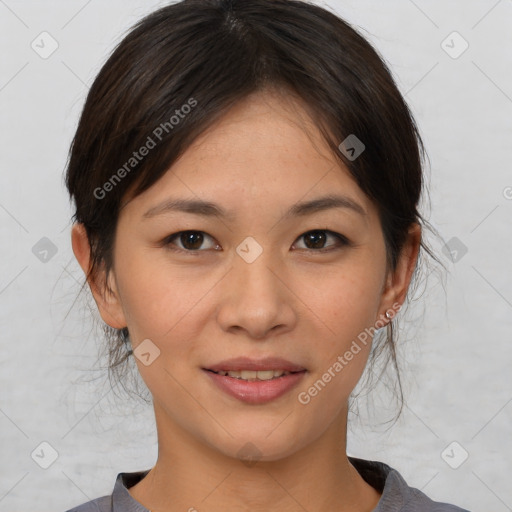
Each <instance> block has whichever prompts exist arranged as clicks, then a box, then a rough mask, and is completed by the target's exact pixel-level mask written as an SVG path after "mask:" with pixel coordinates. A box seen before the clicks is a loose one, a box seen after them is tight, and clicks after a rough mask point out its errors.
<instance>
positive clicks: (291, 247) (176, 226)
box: [72, 91, 420, 512]
mask: <svg viewBox="0 0 512 512" xmlns="http://www.w3.org/2000/svg"><path fill="white" fill-rule="evenodd" d="M327 194H338V195H344V196H348V197H349V198H351V199H352V200H353V201H355V202H357V203H358V204H359V205H360V206H361V207H362V208H363V209H364V212H365V214H364V215H361V214H359V213H357V212H355V211H353V210H351V209H348V208H332V209H329V210H325V211H321V212H315V213H312V214H310V215H305V216H300V217H289V218H288V217H284V213H285V211H286V210H288V208H289V207H291V206H293V205H294V204H296V203H297V202H301V201H307V200H311V199H314V198H318V197H321V196H324V195H327ZM171 197H172V198H186V199H202V200H207V201H212V202H215V203H217V204H218V205H219V206H221V207H222V208H224V209H226V210H227V211H228V212H230V213H231V214H232V218H230V219H228V218H226V219H219V218H215V217H204V216H200V215H195V214H190V213H184V212H168V213H165V214H161V215H158V216H154V217H151V218H143V215H144V213H145V212H146V211H147V210H149V209H150V208H153V207H154V206H156V205H158V204H160V203H161V202H162V201H165V200H167V199H169V198H171ZM325 229H327V230H330V231H332V232H334V233H340V234H342V235H344V236H345V237H346V238H348V240H349V241H350V243H349V245H343V244H341V243H339V242H338V241H337V239H336V238H335V237H333V236H331V235H328V233H326V235H328V236H327V238H326V240H325V245H324V247H329V248H330V249H331V250H330V251H329V252H320V251H319V250H318V249H315V248H314V247H315V246H314V245H312V244H309V245H308V240H307V237H303V236H302V235H304V234H305V233H307V232H308V231H311V230H325ZM184 230H194V231H200V232H203V233H205V235H204V236H205V238H204V241H203V245H202V246H200V250H195V251H191V250H189V252H188V253H186V252H181V253H180V252H176V251H173V250H172V247H174V248H176V249H178V248H182V249H183V246H182V245H180V239H179V237H177V238H175V239H174V245H172V244H171V245H167V246H166V245H165V244H164V243H163V241H164V240H165V239H166V237H169V235H172V234H174V233H177V232H180V231H184ZM206 235H208V236H206ZM248 236H251V237H253V238H254V239H255V240H256V241H257V242H258V244H259V245H260V246H261V248H262V249H263V252H262V254H261V255H260V256H259V257H258V258H257V259H256V260H255V261H254V262H252V263H247V262H246V261H245V260H244V259H242V258H241V257H240V256H239V255H238V254H237V252H236V248H237V246H238V245H239V244H240V243H241V242H242V241H243V240H244V239H245V238H246V237H248ZM419 242H420V227H419V226H418V225H413V226H412V227H411V230H410V234H409V238H408V241H407V243H406V244H405V246H404V249H403V251H402V254H401V257H400V260H399V264H398V267H397V269H396V270H395V271H394V272H390V271H388V267H387V263H386V252H385V244H384V239H383V234H382V229H381V226H380V221H379V217H378V214H377V210H376V208H375V206H374V205H373V204H372V202H371V201H370V200H369V199H368V198H367V197H366V196H365V195H364V193H363V192H362V191H361V190H360V189H359V187H358V186H357V184H356V183H355V181H354V180H353V179H352V178H351V177H350V175H349V173H348V171H347V170H346V168H344V167H343V165H341V164H340V162H339V161H338V160H336V159H335V157H334V156H333V155H332V154H331V153H330V151H329V149H328V148H327V145H326V144H325V142H324V141H323V140H322V138H321V136H320V133H319V132H318V130H317V128H316V127H315V126H314V124H313V123H312V122H311V121H310V120H309V119H308V117H307V115H306V113H305V111H304V110H302V109H301V106H300V103H298V102H296V101H294V100H293V99H292V97H291V96H286V97H284V96H280V95H279V94H278V93H276V92H273V93H271V92H269V91H265V92H259V93H257V94H254V95H253V96H251V97H250V98H247V99H245V100H244V101H243V102H241V103H240V104H238V105H237V106H236V107H234V108H232V109H231V110H230V111H228V112H226V114H225V115H224V117H223V118H222V119H221V120H220V121H218V122H217V123H216V124H215V125H214V126H213V127H211V128H210V129H208V131H207V132H205V133H203V134H202V135H201V136H200V137H199V138H198V139H197V140H196V141H195V142H194V144H193V145H192V146H191V147H190V148H188V149H187V151H186V152H185V153H184V154H183V155H182V157H181V158H180V159H179V160H178V161H177V162H176V163H175V164H174V165H173V166H172V167H171V169H170V170H169V171H168V172H167V173H166V174H165V175H164V176H163V177H162V178H161V179H160V180H159V182H158V183H156V184H155V185H153V186H152V187H151V188H150V189H148V190H147V191H145V192H144V193H143V194H141V195H139V196H137V197H135V198H133V199H131V200H129V201H127V202H126V205H125V206H124V207H123V208H122V210H121V213H120V217H119V222H118V226H117V231H116V238H115V246H114V268H113V271H112V272H111V273H110V274H109V276H108V277H107V278H106V277H105V276H104V275H103V274H101V272H100V273H98V274H97V275H96V276H95V278H94V279H91V280H90V281H89V284H90V286H91V290H92V292H93V295H94V298H95V300H96V303H97V305H98V308H99V311H100V313H101V316H102V318H103V320H104V321H105V322H106V323H108V324H109V325H111V326H112V327H115V328H122V327H125V326H128V329H129V331H130V337H131V340H132V344H133V347H134V349H135V348H136V347H137V346H138V344H139V343H141V342H142V341H143V340H145V339H150V340H151V341H152V342H153V343H154V344H155V345H156V346H157V347H158V348H159V350H160V356H159V357H158V358H156V359H155V360H154V362H153V363H152V364H150V365H149V366H145V365H144V364H142V363H141V362H140V361H139V360H137V364H138V368H139V371H140V373H141V375H142V378H143V379H144V381H145V383H146V385H147V386H148V388H149V390H150V391H151V393H152V395H153V401H154V410H155V418H156V424H157V431H158V440H159V452H158V460H157V462H156V465H155V467H154V468H153V469H152V470H151V471H150V473H149V475H148V476H147V477H146V478H145V479H144V480H142V481H141V482H140V483H139V484H137V485H136V486H134V487H132V488H131V489H130V493H131V494H132V496H133V497H134V498H135V499H137V500H138V501H139V502H140V503H142V504H143V505H144V506H146V507H147V508H148V509H150V510H152V511H153V512H157V511H160V510H161V511H164V510H165V511H178V510H180V511H183V510H189V509H190V508H191V507H195V508H196V509H197V510H200V511H211V512H216V511H221V510H223V511H225V510H239V511H265V512H269V511H275V510H279V511H280V512H288V511H303V510H304V509H306V510H308V511H310V512H313V511H320V510H322V511H327V510H337V511H359V512H362V511H371V510H372V509H373V508H374V507H375V506H376V504H377V502H378V500H379V497H380V495H379V493H378V492H377V491H376V490H375V489H373V488H372V487H370V486H369V485H368V484H366V482H364V480H363V479H362V478H361V477H360V475H359V474H358V473H357V471H356V470H355V469H354V468H353V466H352V465H351V464H350V463H349V461H348V459H347V456H346V431H347V402H348V398H349V395H350V393H351V391H352V390H353V388H354V387H355V385H356V383H357V381H358V380H359V378H360V377H361V374H362V372H363V370H364V367H365V364H366V361H367V357H368V355H369V351H370V344H369V343H368V344H367V345H366V346H362V350H361V351H360V352H359V353H358V354H357V355H355V356H354V357H353V359H352V360H351V361H350V362H349V364H347V365H346V366H345V367H344V368H343V371H341V372H339V373H338V374H336V377H335V378H333V379H332V380H331V382H329V383H328V384H327V385H326V386H325V388H324V389H323V390H322V391H321V392H320V393H318V395H317V396H316V397H314V398H313V399H312V400H311V401H310V403H308V404H307V405H303V404H301V403H300V402H299V401H298V399H297V395H298V393H299V392H301V391H304V390H307V389H308V388H309V387H310V386H311V385H312V384H313V383H314V382H315V381H317V380H318V379H319V378H321V376H322V374H324V372H325V371H326V370H327V369H328V368H329V367H331V366H332V365H333V363H334V362H335V361H336V358H337V357H338V356H339V355H343V354H344V353H345V352H346V351H347V350H348V349H349V347H350V345H351V343H352V341H353V340H355V339H356V338H357V335H358V334H359V333H361V332H362V331H364V329H365V328H368V327H371V326H374V325H375V322H376V321H377V320H378V319H379V317H380V315H383V314H384V312H385V311H386V310H389V309H390V308H392V307H393V304H395V303H400V304H401V303H402V302H403V301H404V299H405V294H406V291H407V288H408V286H409V282H410V279H411V275H412V272H413V270H414V267H415V264H416V259H417V254H418V248H419ZM72 244H73V250H74V252H75V255H76V257H77V260H78V261H79V263H80V265H81V266H82V268H83V269H84V271H85V270H87V268H88V265H89V244H88V241H87V238H86V236H85V234H84V230H83V227H82V226H80V225H75V226H74V227H73V231H72ZM198 245H199V244H198ZM188 247H190V245H189V246H188ZM308 247H310V249H309V250H308ZM311 247H312V248H311ZM320 247H321V244H320ZM183 250H185V249H183ZM315 251H316V252H315ZM105 279H107V280H108V285H109V286H110V288H111V293H109V292H106V291H105V290H104V284H105ZM380 318H382V317H380ZM236 356H248V357H252V358H257V359H260V358H263V357H267V356H277V357H282V358H285V359H287V360H289V361H292V362H294V363H297V364H300V365H302V366H303V367H305V368H306V369H307V372H306V374H305V375H304V377H303V379H302V381H301V382H300V383H299V385H298V386H297V387H296V388H294V389H293V390H292V391H290V392H289V393H287V394H285V395H284V396H282V397H280V398H278V399H276V400H274V401H272V402H269V403H266V404H259V405H254V404H247V403H243V402H241V401H238V400H237V399H235V398H232V397H230V396H228V395H226V394H224V393H223V392H222V391H220V390H219V389H217V387H215V386H214V385H213V384H212V383H211V382H210V379H209V378H208V376H207V375H206V374H205V372H204V370H203V369H202V368H205V367H208V366H211V365H213V364H214V363H217V362H219V361H221V360H224V359H229V358H231V357H236ZM246 443H251V445H246ZM244 446H246V450H247V446H253V448H252V449H253V450H255V453H256V454H257V458H258V461H257V462H256V463H254V464H248V463H247V462H245V461H243V460H240V459H241V456H240V454H239V452H240V450H241V449H242V448H243V447H244ZM254 447H256V448H254Z"/></svg>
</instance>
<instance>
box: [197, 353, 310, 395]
mask: <svg viewBox="0 0 512 512" xmlns="http://www.w3.org/2000/svg"><path fill="white" fill-rule="evenodd" d="M243 370H249V371H251V370H252V371H265V370H274V371H276V370H283V371H285V372H290V373H287V374H285V375H282V376H281V377H274V378H272V379H271V380H250V381H249V380H243V379H238V378H236V377H230V376H229V375H221V374H218V373H215V372H229V371H243ZM203 371H204V372H205V373H206V375H208V377H209V378H210V379H211V380H212V381H213V382H214V384H216V386H217V387H218V388H220V389H221V390H222V391H224V392H225V393H227V394H228V395H230V396H232V397H234V398H237V399H238V400H241V401H242V402H245V403H248V404H263V403H266V402H270V401H271V400H275V399H277V398H279V397H280V396H282V395H284V394H285V393H287V392H288V391H290V390H291V389H292V388H293V387H295V386H296V385H297V384H298V383H299V381H300V380H301V379H302V378H303V377H304V374H305V373H306V369H305V368H304V367H302V366H300V365H297V364H294V363H291V362H290V361H287V360H285V359H281V358H266V359H260V360H255V359H249V358H246V357H241V358H236V359H229V360H226V361H222V362H220V363H217V364H215V365H213V366H211V367H209V368H203Z"/></svg>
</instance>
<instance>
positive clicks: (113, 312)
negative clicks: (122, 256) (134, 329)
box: [71, 223, 126, 329]
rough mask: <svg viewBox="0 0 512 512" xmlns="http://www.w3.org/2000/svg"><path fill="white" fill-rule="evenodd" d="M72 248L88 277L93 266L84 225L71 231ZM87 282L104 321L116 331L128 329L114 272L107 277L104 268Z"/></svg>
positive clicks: (89, 277) (76, 226) (98, 270)
mask: <svg viewBox="0 0 512 512" xmlns="http://www.w3.org/2000/svg"><path fill="white" fill-rule="evenodd" d="M71 246H72V247H73V252H74V254H75V257H76V259H77V261H78V263H79V264H80V266H81V267H82V270H83V271H84V273H85V275H86V277H87V274H88V272H89V269H90V265H91V246H90V244H89V238H88V237H87V232H86V230H85V227H84V225H83V224H80V223H75V224H73V227H72V229H71ZM87 282H88V284H89V287H90V289H91V292H92V295H93V297H94V300H95V302H96V305H97V306H98V311H99V312H100V315H101V318H103V321H104V322H105V323H106V324H108V325H110V327H113V328H115V329H122V328H123V327H126V319H125V315H124V312H123V309H122V307H121V301H120V300H119V293H118V291H117V286H116V282H115V278H114V274H113V272H109V275H108V276H107V275H105V270H104V269H103V268H101V269H97V270H96V271H95V273H94V275H90V276H88V277H87Z"/></svg>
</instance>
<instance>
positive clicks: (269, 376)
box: [207, 370, 305, 382]
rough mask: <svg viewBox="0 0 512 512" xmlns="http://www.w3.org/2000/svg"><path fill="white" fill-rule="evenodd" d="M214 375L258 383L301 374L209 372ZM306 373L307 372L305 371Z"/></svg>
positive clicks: (279, 372)
mask: <svg viewBox="0 0 512 512" xmlns="http://www.w3.org/2000/svg"><path fill="white" fill-rule="evenodd" d="M207 371H209V372H212V373H216V374H217V375H221V376H222V377H226V376H227V377H231V378H233V379H240V380H245V381H247V382H256V381H265V380H274V379H278V378H279V377H283V376H286V375H291V374H292V373H300V372H289V371H287V370H259V371H256V370H239V371H236V370H235V371H227V370H219V371H213V370H207ZM303 371H305V370H303Z"/></svg>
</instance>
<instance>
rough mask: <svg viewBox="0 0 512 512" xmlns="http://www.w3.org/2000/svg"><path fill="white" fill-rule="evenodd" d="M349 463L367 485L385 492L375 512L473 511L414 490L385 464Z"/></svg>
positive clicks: (365, 461)
mask: <svg viewBox="0 0 512 512" xmlns="http://www.w3.org/2000/svg"><path fill="white" fill-rule="evenodd" d="M349 460H350V462H351V463H352V465H353V466H354V467H355V468H356V469H357V471H358V472H359V474H360V475H361V476H362V477H363V478H364V479H365V480H366V482H367V483H369V484H370V485H371V486H372V487H374V488H375V489H377V490H378V491H379V492H381V493H382V496H381V498H380V500H379V503H378V505H377V507H376V508H375V510H374V511H373V512H469V511H468V510H466V509H463V508H460V507H457V506H455V505H450V504H448V503H441V502H438V501H433V500H432V499H430V498H429V497H428V496H427V495H426V494H424V493H423V492H422V491H420V490H419V489H416V488H415V487H410V486H409V485H408V484H407V482H406V481H405V480H404V479H403V477H402V475H400V473H399V472H398V471H397V470H396V469H393V468H391V467H390V466H388V465H387V464H384V463H383V462H378V461H369V460H364V459H357V458H354V457H349Z"/></svg>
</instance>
